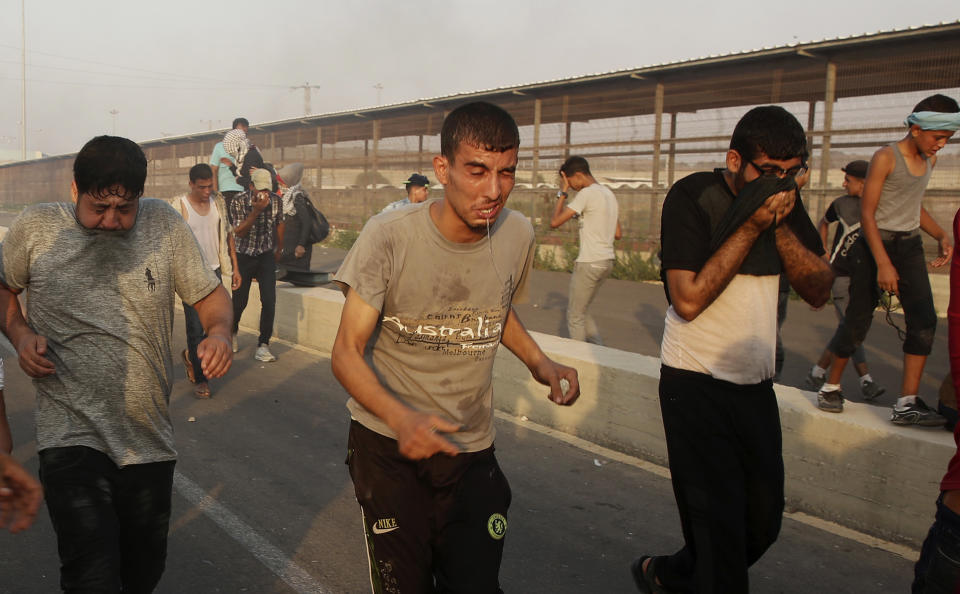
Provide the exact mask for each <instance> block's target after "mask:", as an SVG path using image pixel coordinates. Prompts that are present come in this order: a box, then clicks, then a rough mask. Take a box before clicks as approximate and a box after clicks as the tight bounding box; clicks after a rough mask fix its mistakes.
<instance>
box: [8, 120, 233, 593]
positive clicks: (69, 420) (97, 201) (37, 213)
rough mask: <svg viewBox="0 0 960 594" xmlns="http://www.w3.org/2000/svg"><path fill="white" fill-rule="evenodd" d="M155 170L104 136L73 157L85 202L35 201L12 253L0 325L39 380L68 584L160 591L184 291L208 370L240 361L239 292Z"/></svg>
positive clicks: (13, 238)
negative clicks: (236, 337)
mask: <svg viewBox="0 0 960 594" xmlns="http://www.w3.org/2000/svg"><path fill="white" fill-rule="evenodd" d="M146 175H147V160H146V158H145V157H144V154H143V151H142V150H140V147H138V146H137V145H136V144H135V143H133V142H132V141H130V140H127V139H126V138H119V137H116V136H99V137H97V138H94V139H93V140H91V141H90V142H88V143H87V144H86V145H84V147H83V149H81V151H80V152H79V153H78V154H77V157H76V160H75V161H74V164H73V184H72V186H71V190H72V195H73V202H74V203H73V204H69V203H49V204H36V205H33V206H30V207H28V208H27V209H25V210H24V211H23V213H21V214H20V216H19V217H17V219H16V220H15V221H14V222H13V224H12V226H11V227H10V231H9V232H8V233H7V236H6V238H5V239H4V242H3V245H2V253H0V261H2V265H0V283H2V284H0V312H2V313H0V330H2V331H3V333H4V334H5V335H6V336H7V338H9V339H10V342H11V343H12V344H13V346H14V347H15V348H16V350H17V355H18V357H19V362H20V367H21V368H22V369H23V370H24V371H25V372H26V373H27V375H29V376H30V377H32V378H34V385H35V386H36V387H37V414H36V424H37V450H38V452H39V459H40V478H41V481H42V483H43V487H44V491H45V493H46V501H47V509H48V511H49V512H50V519H51V520H52V521H53V528H54V530H55V531H56V533H57V544H58V549H59V553H60V563H61V568H60V586H61V587H62V588H63V589H64V590H66V591H70V592H74V591H84V592H94V591H96V592H117V591H121V590H122V591H123V592H151V591H152V590H153V589H154V588H155V587H156V585H157V583H158V582H159V580H160V576H161V574H162V573H163V568H164V563H165V560H166V551H167V529H168V524H169V519H170V498H171V492H172V488H173V467H174V463H175V460H176V456H177V452H176V450H175V449H174V446H173V426H172V424H171V422H170V414H169V411H168V406H169V402H170V391H171V385H172V383H173V378H172V375H173V373H172V371H173V360H172V356H171V340H172V337H171V330H172V328H173V315H174V302H175V298H176V296H178V295H179V297H180V298H181V299H182V300H183V301H184V303H186V304H188V305H192V306H193V307H194V308H195V309H196V310H197V313H198V314H199V317H200V322H201V324H202V325H203V328H204V331H205V332H206V334H207V338H206V339H204V340H203V341H202V342H201V343H200V344H199V346H198V347H197V355H198V356H199V359H200V363H201V366H202V368H203V372H204V373H205V374H206V375H207V377H211V378H216V377H220V376H222V375H223V374H225V373H226V372H227V370H228V369H229V368H230V363H231V360H232V355H231V353H230V323H231V319H232V318H231V308H230V298H229V297H228V296H227V293H226V290H225V289H224V288H223V287H222V286H221V285H220V282H219V281H218V280H217V277H216V276H215V275H214V274H213V271H212V270H210V268H209V267H208V266H205V265H204V263H203V258H202V256H201V255H200V248H199V247H198V245H197V241H196V239H194V237H193V233H192V232H191V231H190V227H188V226H187V224H186V223H185V222H184V220H183V219H182V218H181V217H180V215H179V214H178V213H177V211H175V210H174V209H173V208H172V207H171V206H169V205H168V204H166V203H165V202H163V201H161V200H152V199H142V200H141V198H140V196H141V195H142V194H143V184H144V180H145V179H146ZM28 288H29V289H30V303H29V307H28V309H27V319H24V317H23V314H22V312H21V310H20V306H19V303H18V301H17V298H16V294H17V293H19V292H20V291H22V290H24V289H28Z"/></svg>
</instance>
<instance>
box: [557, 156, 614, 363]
mask: <svg viewBox="0 0 960 594" xmlns="http://www.w3.org/2000/svg"><path fill="white" fill-rule="evenodd" d="M560 177H561V179H562V180H563V182H562V185H561V187H560V191H559V192H557V205H556V208H554V211H553V217H552V218H551V219H550V227H551V228H552V229H556V228H557V227H559V226H560V225H562V224H564V223H566V222H567V221H569V220H570V219H572V218H574V217H577V218H578V219H579V221H580V254H579V255H578V256H577V262H576V263H575V264H574V266H573V275H572V276H571V278H570V301H569V303H568V304H567V330H568V331H569V332H570V338H572V339H574V340H585V341H587V342H592V343H594V344H603V341H601V340H600V331H599V330H598V329H597V324H596V322H594V321H593V318H592V317H590V314H588V313H587V308H588V307H590V303H591V302H592V301H593V298H594V297H595V296H596V294H597V290H598V289H599V288H600V285H601V284H603V281H605V280H606V279H607V277H608V276H610V272H612V271H613V263H614V261H615V260H616V253H615V252H614V249H613V242H614V240H615V239H620V235H621V233H620V221H618V220H617V215H618V208H617V198H616V197H615V196H614V195H613V192H611V191H610V189H609V188H607V187H606V186H602V185H600V184H599V183H597V180H596V179H595V178H594V177H593V174H592V173H590V165H589V164H588V163H587V160H586V159H584V158H583V157H576V156H574V157H570V158H569V159H567V160H566V161H565V162H564V163H563V165H562V166H561V167H560ZM571 188H572V189H573V190H574V191H575V192H576V193H577V195H576V197H574V199H573V200H571V201H570V202H569V203H567V202H566V199H567V190H569V189H571Z"/></svg>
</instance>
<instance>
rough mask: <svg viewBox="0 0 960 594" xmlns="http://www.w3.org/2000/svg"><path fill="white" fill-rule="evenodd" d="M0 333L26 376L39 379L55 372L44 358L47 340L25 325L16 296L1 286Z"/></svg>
mask: <svg viewBox="0 0 960 594" xmlns="http://www.w3.org/2000/svg"><path fill="white" fill-rule="evenodd" d="M17 292H18V293H19V291H17ZM0 332H3V334H4V335H5V336H6V337H7V338H8V339H10V343H11V344H12V345H13V348H15V349H16V350H17V358H18V361H19V363H20V368H21V369H23V371H24V372H25V373H26V374H27V375H29V376H30V377H33V378H40V377H44V376H47V375H50V374H52V373H54V372H55V371H56V369H54V367H53V363H51V362H50V359H47V357H46V353H47V339H46V338H44V337H43V336H39V335H38V334H37V333H36V332H34V331H33V329H32V328H31V327H30V326H28V325H27V321H26V320H25V319H24V317H23V311H22V310H21V309H20V301H19V300H18V299H17V296H16V294H15V293H14V292H13V291H11V290H10V289H9V288H7V287H5V286H3V285H2V284H0Z"/></svg>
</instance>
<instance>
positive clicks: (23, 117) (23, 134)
mask: <svg viewBox="0 0 960 594" xmlns="http://www.w3.org/2000/svg"><path fill="white" fill-rule="evenodd" d="M20 30H21V33H22V36H23V50H22V53H21V55H20V159H21V160H23V161H26V160H27V8H26V0H20Z"/></svg>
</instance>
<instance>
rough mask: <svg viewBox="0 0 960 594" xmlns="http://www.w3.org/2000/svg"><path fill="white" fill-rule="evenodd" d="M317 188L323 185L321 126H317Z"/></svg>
mask: <svg viewBox="0 0 960 594" xmlns="http://www.w3.org/2000/svg"><path fill="white" fill-rule="evenodd" d="M316 187H317V189H320V188H322V187H323V128H322V127H320V126H317V186H316Z"/></svg>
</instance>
